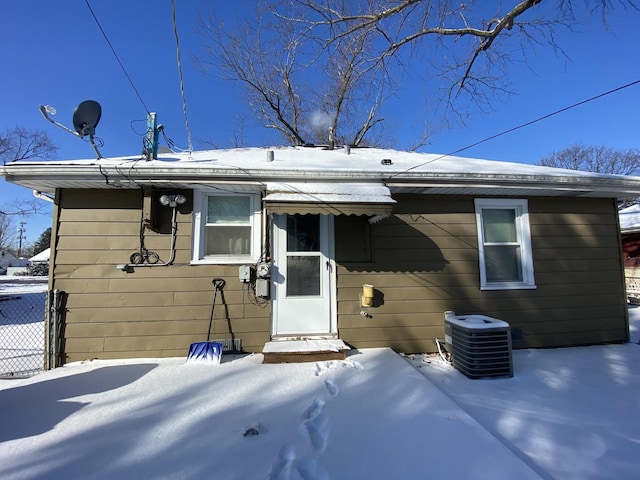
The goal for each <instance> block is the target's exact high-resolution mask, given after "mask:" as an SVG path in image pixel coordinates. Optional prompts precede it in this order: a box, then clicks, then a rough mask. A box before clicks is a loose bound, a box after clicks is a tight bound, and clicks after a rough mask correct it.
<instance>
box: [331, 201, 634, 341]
mask: <svg viewBox="0 0 640 480" xmlns="http://www.w3.org/2000/svg"><path fill="white" fill-rule="evenodd" d="M394 198H395V199H396V200H398V204H397V206H396V208H395V210H394V215H393V216H392V217H390V218H387V219H385V220H383V221H381V222H380V223H377V224H374V225H373V226H372V227H371V236H372V242H373V261H371V262H368V263H349V262H339V266H338V325H339V333H340V337H341V338H342V339H344V340H345V341H347V342H350V343H351V344H353V345H354V346H355V347H376V346H391V347H392V348H394V349H395V350H397V351H403V352H420V351H434V349H435V343H434V338H435V337H438V338H443V336H444V328H443V323H444V321H443V316H444V315H443V312H444V311H446V310H453V311H455V312H456V313H458V314H470V313H479V314H484V315H489V316H492V317H495V318H499V319H502V320H505V321H507V322H509V323H510V324H511V326H512V328H514V329H517V331H521V332H522V336H523V341H522V342H517V343H515V344H514V346H516V347H552V346H562V345H576V344H591V343H601V342H621V341H626V340H627V335H628V329H627V313H626V304H625V298H624V290H623V283H622V266H621V259H620V258H621V257H620V246H619V236H618V230H617V223H616V205H615V202H614V201H613V200H611V199H579V198H563V199H557V198H530V199H529V212H530V214H529V219H530V225H531V237H532V249H533V261H534V271H535V280H536V287H537V288H536V289H534V290H498V291H481V290H480V280H479V265H478V250H477V245H478V239H477V228H476V220H475V212H474V204H473V198H472V197H456V198H448V197H420V196H411V195H406V196H401V195H394ZM340 222H341V219H340V218H337V220H336V237H337V238H336V256H337V258H338V259H340V258H341V256H343V254H342V253H341V250H340V249H341V245H342V243H343V242H347V241H348V240H347V239H345V238H342V237H341V234H340ZM349 248H350V249H353V246H351V247H349ZM363 283H370V284H373V285H374V286H375V288H376V289H377V290H378V297H379V298H378V302H379V305H378V306H375V307H373V308H368V309H363V308H361V307H360V304H359V294H360V291H361V286H362V284H363ZM361 311H366V312H367V313H369V314H370V315H371V316H372V318H367V317H366V316H363V315H361Z"/></svg>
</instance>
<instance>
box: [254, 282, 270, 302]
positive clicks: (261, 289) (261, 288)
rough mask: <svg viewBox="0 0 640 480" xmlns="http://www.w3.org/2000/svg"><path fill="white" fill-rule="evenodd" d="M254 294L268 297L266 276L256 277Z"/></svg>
mask: <svg viewBox="0 0 640 480" xmlns="http://www.w3.org/2000/svg"><path fill="white" fill-rule="evenodd" d="M256 296H257V297H262V298H269V280H267V279H266V278H258V279H257V280H256Z"/></svg>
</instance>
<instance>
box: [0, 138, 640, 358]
mask: <svg viewBox="0 0 640 480" xmlns="http://www.w3.org/2000/svg"><path fill="white" fill-rule="evenodd" d="M0 172H1V173H2V174H3V175H4V176H5V178H6V179H7V181H9V182H12V183H15V184H18V185H22V186H24V187H27V188H30V189H34V190H37V191H42V192H46V193H49V194H51V195H55V207H54V222H53V225H54V226H53V231H52V244H51V245H52V255H51V262H50V269H51V273H50V287H51V288H53V289H57V290H59V291H60V292H63V294H64V300H63V308H62V312H63V314H62V318H61V319H60V321H61V324H62V327H61V331H62V332H63V339H62V344H61V349H62V355H63V361H64V362H68V361H75V360H83V359H86V358H117V357H121V358H122V357H158V356H184V355H185V354H186V352H187V349H188V346H189V344H191V343H192V342H197V341H203V340H206V334H207V327H208V324H209V315H210V313H211V301H212V298H213V294H214V288H213V285H212V280H213V279H215V278H222V279H224V280H225V281H226V285H225V286H224V289H223V290H222V291H221V292H220V293H219V294H218V295H217V305H216V307H215V320H214V324H213V332H212V335H211V338H212V339H222V338H228V337H229V336H231V333H230V332H232V335H233V336H234V337H235V338H237V339H240V340H241V341H242V346H243V348H244V350H245V351H248V352H260V351H261V350H262V348H263V345H264V344H265V343H266V342H269V341H270V340H271V339H279V338H298V337H329V338H335V337H339V338H340V339H342V340H344V341H345V342H347V343H349V344H350V345H352V346H353V347H356V348H364V347H381V346H387V347H391V348H393V349H395V350H396V351H399V352H424V351H434V349H435V348H436V345H435V343H434V339H435V338H443V336H444V312H445V311H448V310H453V311H455V312H456V313H458V314H471V313H478V314H483V315H488V316H491V317H495V318H498V319H501V320H505V321H507V322H509V323H510V325H511V327H512V333H513V340H514V346H515V347H556V346H566V345H584V344H594V343H606V342H625V341H627V340H628V338H629V332H628V316H627V307H626V298H625V287H624V281H623V270H622V262H621V260H620V259H621V246H620V245H621V244H620V231H619V225H618V216H617V214H618V211H617V200H622V199H628V198H633V197H638V196H640V178H637V177H622V176H612V175H601V174H594V173H587V172H578V171H573V170H561V169H553V168H547V167H539V166H532V165H525V164H516V163H506V162H494V161H487V160H476V159H469V158H460V157H451V156H439V155H431V154H419V153H407V152H399V151H393V150H382V149H373V148H371V149H366V148H351V149H349V148H338V149H335V150H328V149H324V148H320V147H287V148H271V149H267V148H247V149H234V150H218V151H205V152H192V153H184V154H163V155H161V156H160V158H159V159H158V160H152V161H149V162H147V161H144V160H142V159H140V158H138V157H135V158H134V157H130V158H114V159H100V160H78V161H47V162H15V163H11V164H8V165H5V166H4V167H0ZM176 195H181V196H182V197H177V198H176V197H175V196H176ZM263 262H272V263H273V265H272V267H271V268H270V270H269V268H268V264H267V265H266V266H265V265H263ZM248 266H250V267H251V268H248ZM269 275H270V277H269ZM256 276H264V277H268V278H265V279H264V280H263V279H260V278H258V279H256ZM364 284H369V285H373V298H370V299H369V298H362V295H363V285H364ZM362 305H370V306H362Z"/></svg>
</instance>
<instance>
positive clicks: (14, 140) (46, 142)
mask: <svg viewBox="0 0 640 480" xmlns="http://www.w3.org/2000/svg"><path fill="white" fill-rule="evenodd" d="M57 151H58V147H56V146H55V145H54V143H53V141H52V140H51V139H50V138H49V136H48V135H47V133H46V132H43V131H42V130H28V129H26V128H23V127H14V128H13V129H11V130H5V131H3V132H0V160H2V163H3V164H4V165H6V164H7V163H9V162H15V161H18V160H30V159H40V160H47V159H49V158H51V157H53V156H54V155H55V154H56V152H57Z"/></svg>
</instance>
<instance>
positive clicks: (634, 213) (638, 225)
mask: <svg viewBox="0 0 640 480" xmlns="http://www.w3.org/2000/svg"><path fill="white" fill-rule="evenodd" d="M618 217H619V218H620V231H621V232H622V233H631V232H636V231H640V205H631V206H630V207H627V208H624V209H622V210H620V211H619V212H618Z"/></svg>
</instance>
